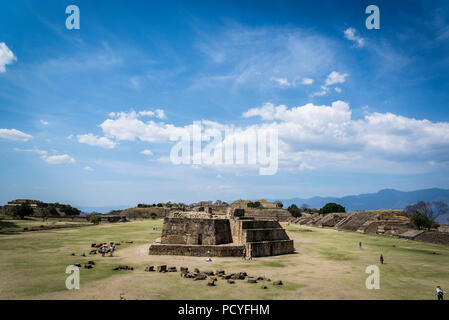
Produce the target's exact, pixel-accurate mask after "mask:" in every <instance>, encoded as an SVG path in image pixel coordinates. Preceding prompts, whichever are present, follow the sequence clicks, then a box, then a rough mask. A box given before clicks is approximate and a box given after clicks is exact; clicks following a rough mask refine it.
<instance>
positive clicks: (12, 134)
mask: <svg viewBox="0 0 449 320" xmlns="http://www.w3.org/2000/svg"><path fill="white" fill-rule="evenodd" d="M0 138H1V139H6V140H12V141H28V140H30V139H31V138H33V136H31V135H29V134H26V133H24V132H22V131H19V130H16V129H0Z"/></svg>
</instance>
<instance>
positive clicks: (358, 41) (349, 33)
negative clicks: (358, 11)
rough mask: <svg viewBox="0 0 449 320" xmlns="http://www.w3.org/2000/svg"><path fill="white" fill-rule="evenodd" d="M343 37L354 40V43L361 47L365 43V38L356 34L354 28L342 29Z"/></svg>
mask: <svg viewBox="0 0 449 320" xmlns="http://www.w3.org/2000/svg"><path fill="white" fill-rule="evenodd" d="M344 34H345V38H346V39H348V40H351V41H353V42H354V45H355V46H356V47H358V48H361V47H363V46H364V44H365V39H363V38H362V37H360V36H358V35H357V30H356V29H354V28H348V29H346V30H345V31H344Z"/></svg>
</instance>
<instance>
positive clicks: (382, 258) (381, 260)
mask: <svg viewBox="0 0 449 320" xmlns="http://www.w3.org/2000/svg"><path fill="white" fill-rule="evenodd" d="M380 263H381V264H384V256H383V255H382V254H380Z"/></svg>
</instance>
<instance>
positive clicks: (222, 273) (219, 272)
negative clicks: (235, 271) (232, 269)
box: [215, 270, 225, 275]
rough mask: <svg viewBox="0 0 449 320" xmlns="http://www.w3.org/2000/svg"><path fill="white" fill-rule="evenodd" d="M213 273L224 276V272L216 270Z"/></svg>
mask: <svg viewBox="0 0 449 320" xmlns="http://www.w3.org/2000/svg"><path fill="white" fill-rule="evenodd" d="M215 273H216V274H218V275H224V274H225V271H224V270H216V271H215Z"/></svg>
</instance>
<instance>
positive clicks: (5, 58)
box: [0, 42, 17, 73]
mask: <svg viewBox="0 0 449 320" xmlns="http://www.w3.org/2000/svg"><path fill="white" fill-rule="evenodd" d="M14 61H17V57H16V56H15V55H14V53H13V52H12V51H11V50H10V49H9V48H8V46H7V45H6V43H4V42H0V73H3V72H6V65H7V64H11V63H13V62H14Z"/></svg>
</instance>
